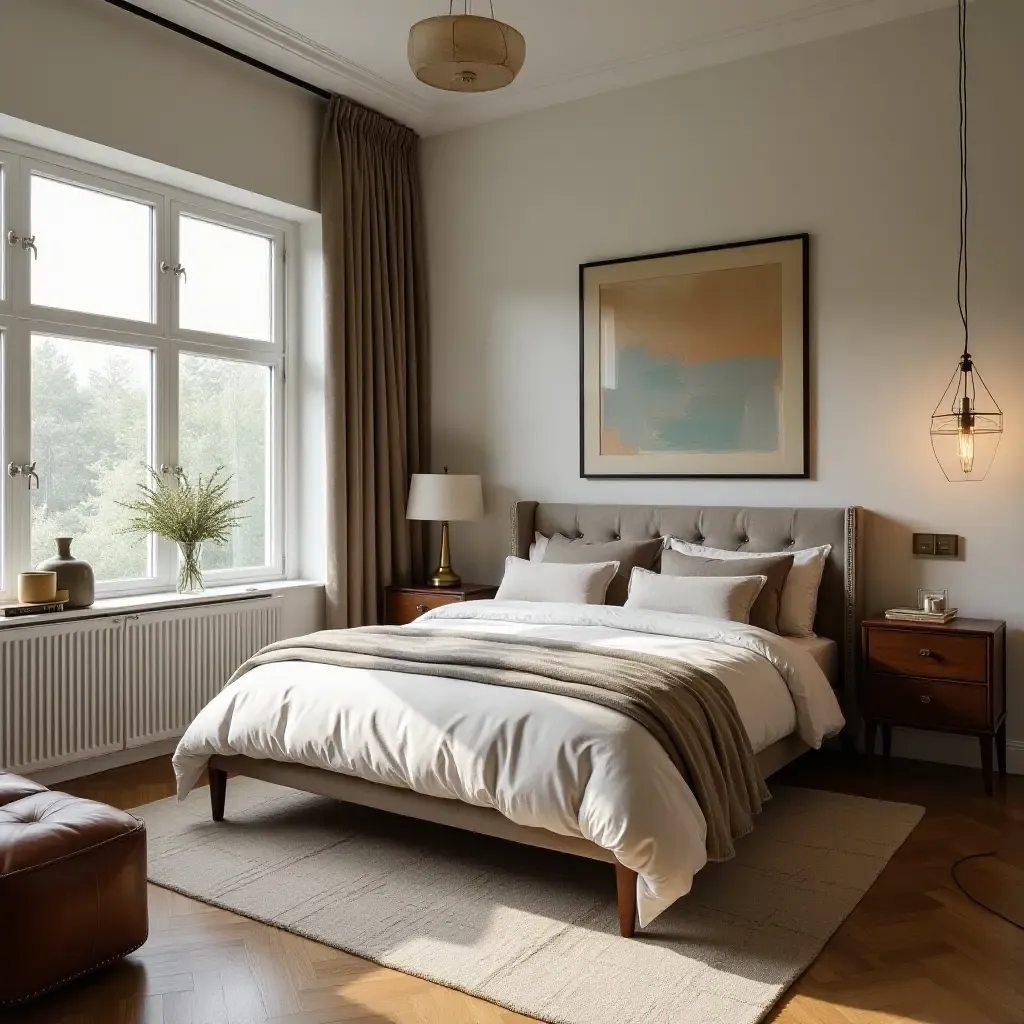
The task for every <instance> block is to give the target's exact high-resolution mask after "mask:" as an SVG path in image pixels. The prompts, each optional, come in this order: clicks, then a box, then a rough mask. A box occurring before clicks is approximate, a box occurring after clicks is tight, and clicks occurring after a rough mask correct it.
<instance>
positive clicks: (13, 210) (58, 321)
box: [0, 138, 299, 601]
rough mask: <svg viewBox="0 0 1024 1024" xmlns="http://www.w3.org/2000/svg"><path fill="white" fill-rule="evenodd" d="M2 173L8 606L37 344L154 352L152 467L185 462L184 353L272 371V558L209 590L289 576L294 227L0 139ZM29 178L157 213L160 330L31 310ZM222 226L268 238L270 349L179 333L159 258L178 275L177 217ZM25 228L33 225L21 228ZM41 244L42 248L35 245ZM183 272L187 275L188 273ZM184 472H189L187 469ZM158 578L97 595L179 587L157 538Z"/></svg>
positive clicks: (20, 546) (105, 587)
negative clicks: (181, 430) (35, 338)
mask: <svg viewBox="0 0 1024 1024" xmlns="http://www.w3.org/2000/svg"><path fill="white" fill-rule="evenodd" d="M0 166H2V172H3V176H2V179H0V188H2V196H0V199H2V207H3V213H2V214H0V227H2V230H3V235H2V237H0V244H2V245H3V247H4V259H3V264H2V267H3V269H2V271H0V272H2V273H4V274H5V275H6V282H5V289H4V292H3V297H2V298H0V389H2V393H0V458H2V462H0V465H2V469H3V472H2V476H0V601H2V600H12V599H14V597H15V596H16V580H17V574H18V573H19V572H22V571H25V570H26V569H29V568H31V566H30V565H29V564H28V562H29V561H30V552H31V544H30V539H31V538H30V532H31V506H30V499H29V494H28V491H27V485H26V484H25V482H24V481H23V480H22V478H20V477H16V478H13V479H12V478H11V477H9V476H8V474H7V464H8V463H9V462H18V463H20V462H31V461H32V456H31V407H30V403H31V336H32V335H33V334H46V335H51V336H53V337H60V338H70V339H76V338H77V339H81V340H82V341H95V342H100V343H107V344H115V345H122V346H129V347H134V348H141V349H147V350H149V351H150V352H152V353H153V392H152V405H151V423H150V437H151V448H152V451H151V453H150V454H151V458H152V460H153V464H154V465H155V466H160V465H168V466H176V465H179V462H180V460H179V459H178V457H177V456H178V383H179V381H178V356H179V354H180V353H189V354H194V355H202V356H208V357H211V358H221V359H229V360H234V361H239V362H249V363H255V364H258V365H262V366H266V367H268V368H269V370H270V373H271V392H270V393H271V407H270V432H269V436H268V439H267V440H268V447H269V452H270V454H269V460H270V466H269V482H270V488H271V489H270V494H268V496H267V497H268V527H269V542H268V561H267V564H266V565H264V566H258V567H248V568H241V569H220V570H207V571H206V572H204V580H205V583H206V585H207V587H211V586H221V585H225V586H226V585H237V584H246V583H257V582H265V581H270V580H276V579H283V578H285V576H286V575H287V560H286V548H287V546H288V538H289V523H288V522H287V519H286V517H287V514H288V503H287V501H286V495H287V493H288V479H287V474H288V460H287V458H286V453H287V451H288V445H289V440H290V437H291V436H292V435H293V433H294V428H293V427H292V424H291V421H290V420H289V417H292V416H294V410H293V405H294V403H293V402H291V401H290V400H288V398H287V397H286V395H287V392H288V390H289V388H290V386H291V385H290V382H288V381H287V378H286V370H285V365H286V358H287V352H288V351H289V340H290V337H291V336H292V335H293V334H294V329H295V326H296V322H295V312H294V296H295V295H296V294H297V293H298V287H299V284H298V280H297V274H298V266H297V263H298V261H294V264H295V265H293V264H290V263H289V261H288V260H287V250H288V248H289V246H290V245H291V244H292V243H293V242H294V241H295V240H296V239H297V235H298V227H297V225H295V224H292V223H290V222H288V221H283V220H279V219H277V218H274V217H270V216H268V215H267V214H264V213H262V212H257V211H253V210H247V209H244V208H241V207H238V206H234V205H232V204H228V203H224V202H222V201H220V200H214V199H209V198H206V197H203V196H200V195H196V194H193V193H190V192H186V191H184V190H181V189H177V188H174V187H171V186H168V185H164V184H162V183H158V182H154V181H148V180H145V179H141V178H138V177H135V176H133V175H129V174H125V173H123V172H120V171H115V170H110V169H107V168H103V167H98V166H96V165H94V164H90V163H87V162H85V161H80V160H77V159H74V158H71V157H65V156H61V155H60V154H56V153H50V152H46V151H43V150H40V149H37V148H35V147H30V146H26V145H23V144H20V143H15V142H10V141H8V140H5V139H2V138H0ZM33 173H40V174H44V175H46V176H48V177H53V178H56V179H57V180H61V181H67V182H69V183H70V184H78V185H84V186H85V187H88V188H93V189H99V190H100V191H104V192H108V193H110V194H111V195H122V196H124V197H125V198H128V199H133V200H136V201H142V202H146V203H148V204H150V205H151V206H152V207H153V209H154V221H153V224H154V232H155V235H154V237H155V245H154V261H153V262H154V267H153V271H152V272H153V282H154V290H153V297H154V322H153V323H145V322H138V321H132V320H125V319H122V318H117V317H104V316H97V315H95V314H91V313H79V312H75V311H73V310H60V309H50V308H44V307H33V306H32V305H31V302H30V277H29V275H30V272H31V268H30V267H29V266H28V263H27V261H28V260H31V258H32V254H31V252H25V251H23V250H22V249H21V247H20V246H11V245H9V244H8V241H7V237H6V235H7V231H8V230H11V229H13V230H15V231H16V233H17V234H18V235H22V234H23V233H24V234H31V228H30V226H29V225H28V223H27V222H28V218H29V216H30V204H29V198H30V193H29V189H30V181H31V175H32V174H33ZM182 212H184V213H187V214H188V215H190V216H198V217H201V218H202V219H206V220H210V221H212V222H214V223H222V224H225V225H227V226H230V227H235V228H241V229H243V230H246V231H251V232H253V233H256V234H260V235H264V236H265V237H267V238H270V239H271V241H272V246H273V249H272V252H273V261H274V264H273V265H274V272H275V282H274V291H273V314H274V318H273V335H272V340H271V341H270V342H263V341H253V340H251V339H246V338H232V337H226V336H220V335H214V334H206V333H203V332H197V331H182V330H179V329H178V326H177V321H178V311H177V279H176V276H175V275H174V274H173V273H161V272H160V270H159V265H160V263H161V261H164V262H166V263H167V264H169V265H170V266H174V265H176V263H177V262H178V260H177V248H178V246H177V217H178V215H179V214H180V213H182ZM22 221H24V222H25V223H21V222H22ZM41 241H42V240H40V239H37V244H39V243H40V242H41ZM186 271H187V268H186ZM187 468H188V467H185V469H186V471H187ZM150 543H151V545H152V547H151V553H152V562H151V565H152V567H153V570H154V576H152V577H150V578H147V579H142V580H117V581H108V582H103V583H100V584H98V585H97V594H98V596H103V597H115V596H119V595H127V594H142V593H160V592H166V591H168V590H173V589H174V586H175V582H176V579H177V551H176V549H175V545H174V544H173V543H171V542H170V541H166V540H164V539H162V538H152V539H151V540H150Z"/></svg>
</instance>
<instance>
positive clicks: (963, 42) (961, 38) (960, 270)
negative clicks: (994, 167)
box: [956, 0, 971, 356]
mask: <svg viewBox="0 0 1024 1024" xmlns="http://www.w3.org/2000/svg"><path fill="white" fill-rule="evenodd" d="M957 39H958V42H959V50H960V76H959V85H958V100H959V105H960V258H959V259H958V261H957V268H956V300H957V305H958V306H959V307H960V319H961V320H962V321H963V325H964V355H965V356H966V355H967V354H968V345H969V344H970V333H971V332H970V327H969V326H968V316H967V213H968V190H967V0H959V2H958V4H957Z"/></svg>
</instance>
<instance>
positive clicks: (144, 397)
mask: <svg viewBox="0 0 1024 1024" xmlns="http://www.w3.org/2000/svg"><path fill="white" fill-rule="evenodd" d="M152 409H153V355H152V352H150V351H149V350H147V349H144V348H131V347H128V346H124V345H106V344H100V343H98V342H92V341H81V340H79V339H77V338H75V339H68V338H53V337H47V336H46V335H40V334H34V335H32V424H31V429H32V459H33V461H34V462H35V463H36V466H37V474H38V476H39V486H38V487H37V488H36V489H34V490H32V491H31V492H30V500H31V505H32V518H31V534H32V557H31V563H32V565H36V564H37V563H39V562H41V561H42V560H43V559H44V558H49V557H50V556H51V555H52V554H53V538H54V537H74V538H75V554H76V555H77V556H78V557H79V558H84V559H86V560H87V561H89V562H91V563H92V566H93V570H94V571H95V573H96V579H97V580H100V581H106V580H130V579H145V578H150V577H152V576H153V569H154V566H153V557H152V552H151V551H150V545H149V544H146V543H145V542H143V543H139V540H140V538H138V537H136V536H128V535H125V534H120V533H118V530H119V528H121V527H123V525H124V514H123V510H122V509H121V508H120V507H119V506H118V505H117V502H118V501H127V500H130V499H131V497H132V496H133V494H134V492H135V490H136V487H137V485H138V484H139V483H141V482H143V481H144V480H145V469H144V467H145V466H146V465H150V464H152V462H153V454H152V453H153V437H152V430H151V427H150V423H151V421H152ZM142 540H143V541H145V538H142Z"/></svg>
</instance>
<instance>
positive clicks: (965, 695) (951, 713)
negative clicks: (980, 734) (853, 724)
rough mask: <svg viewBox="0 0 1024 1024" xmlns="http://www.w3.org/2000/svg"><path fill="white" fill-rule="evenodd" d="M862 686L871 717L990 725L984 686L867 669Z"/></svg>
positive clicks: (947, 725)
mask: <svg viewBox="0 0 1024 1024" xmlns="http://www.w3.org/2000/svg"><path fill="white" fill-rule="evenodd" d="M864 690H865V692H864V711H865V713H866V714H867V715H868V717H870V718H880V719H883V720H886V721H890V722H898V723H900V724H903V725H914V726H921V727H923V728H929V727H932V728H939V729H978V730H982V729H990V728H991V727H992V720H991V717H990V715H989V707H988V701H989V689H988V687H987V686H976V685H975V684H974V683H948V682H940V681H938V680H934V679H915V678H913V677H910V676H903V675H899V676H891V675H878V674H876V673H870V674H869V675H868V677H867V679H866V680H865V687H864Z"/></svg>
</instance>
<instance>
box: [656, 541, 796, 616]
mask: <svg viewBox="0 0 1024 1024" xmlns="http://www.w3.org/2000/svg"><path fill="white" fill-rule="evenodd" d="M792 568H793V556H792V555H782V554H780V555H778V556H777V557H772V558H765V557H764V555H761V556H760V557H759V558H751V559H743V558H730V559H723V558H701V557H699V556H697V555H683V554H680V553H679V552H678V551H673V550H672V549H671V548H668V549H666V550H665V551H663V552H662V555H661V571H662V573H663V574H664V575H666V576H765V577H767V582H766V583H765V585H764V586H763V587H762V588H761V593H760V594H758V595H757V600H756V601H755V602H754V607H753V608H751V609H750V624H751V625H752V626H760V628H761V629H767V630H770V631H771V632H772V633H778V631H779V604H780V601H781V599H782V588H783V587H784V586H785V585H786V577H787V576H788V575H789V570H790V569H792Z"/></svg>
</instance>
